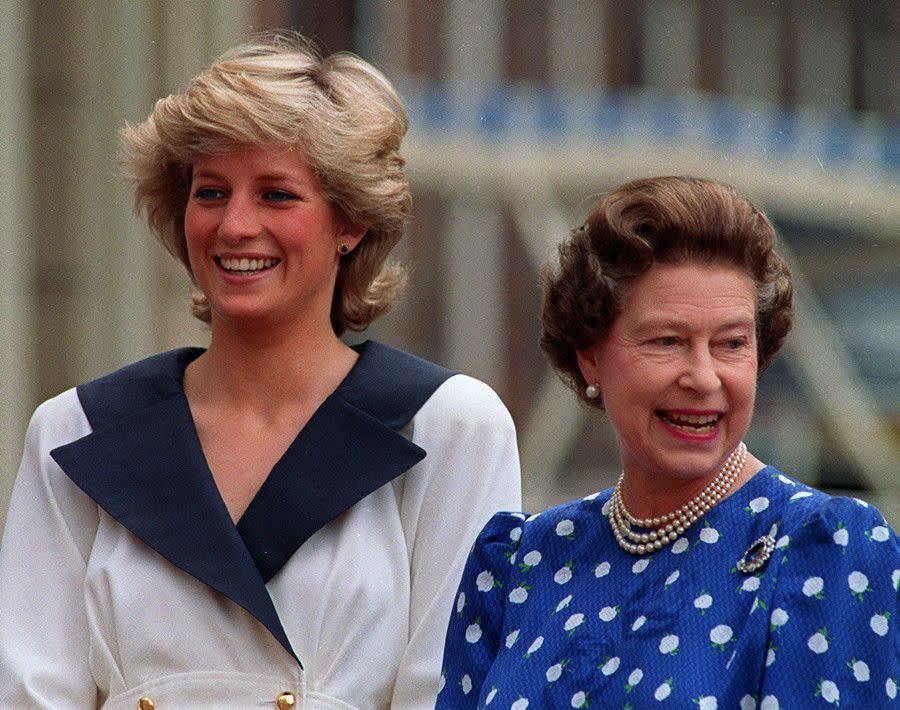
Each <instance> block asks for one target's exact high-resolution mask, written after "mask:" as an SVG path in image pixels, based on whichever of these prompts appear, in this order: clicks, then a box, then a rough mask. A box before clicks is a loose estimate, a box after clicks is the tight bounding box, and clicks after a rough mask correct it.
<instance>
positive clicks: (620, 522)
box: [609, 441, 747, 555]
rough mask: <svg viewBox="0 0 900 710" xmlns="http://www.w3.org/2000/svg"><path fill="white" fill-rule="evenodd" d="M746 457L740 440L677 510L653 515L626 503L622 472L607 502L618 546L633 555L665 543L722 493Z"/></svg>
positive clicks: (654, 548)
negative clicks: (716, 470)
mask: <svg viewBox="0 0 900 710" xmlns="http://www.w3.org/2000/svg"><path fill="white" fill-rule="evenodd" d="M746 461H747V446H746V444H744V442H743V441H742V442H741V443H740V444H739V445H738V447H737V448H736V449H735V450H734V451H732V452H731V455H730V456H729V457H728V458H727V459H726V460H725V464H724V465H723V466H722V469H721V470H720V471H719V473H718V474H716V477H715V478H714V479H713V480H712V481H710V482H709V483H708V484H707V485H706V488H704V489H703V490H702V491H700V492H699V493H698V494H697V495H695V496H694V497H693V498H691V499H690V500H689V501H688V502H687V503H685V504H684V505H682V506H681V507H680V508H679V509H678V510H675V511H672V512H671V513H666V514H665V515H661V516H658V517H654V518H636V517H635V516H633V515H632V514H631V513H630V512H629V510H628V508H626V507H625V501H624V500H623V499H622V480H623V478H624V477H625V474H624V472H623V473H622V475H621V476H619V480H618V482H617V483H616V488H615V490H614V491H613V494H612V498H610V503H609V524H610V525H611V526H612V531H613V535H615V537H616V542H618V543H619V547H621V548H622V549H623V550H625V551H626V552H630V553H632V554H634V555H644V554H647V553H648V552H653V551H654V550H660V549H662V548H663V547H665V546H666V545H668V544H669V543H670V542H672V541H673V540H675V539H676V538H678V537H679V536H680V535H682V534H683V533H684V531H685V530H687V529H688V528H689V527H690V526H691V525H693V524H694V523H695V522H696V521H697V519H698V518H700V517H702V516H703V515H704V514H705V513H706V511H708V510H709V509H710V508H712V507H713V506H714V505H716V504H717V503H718V502H719V501H720V500H722V498H724V497H725V494H726V493H728V491H729V489H730V488H731V485H732V484H733V483H734V481H735V479H736V478H737V477H738V474H740V472H741V471H742V470H743V468H744V464H745V463H746ZM632 526H634V527H637V528H644V529H649V532H635V531H634V530H633V529H632Z"/></svg>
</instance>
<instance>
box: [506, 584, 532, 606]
mask: <svg viewBox="0 0 900 710" xmlns="http://www.w3.org/2000/svg"><path fill="white" fill-rule="evenodd" d="M526 599H528V587H526V586H525V585H524V584H520V585H519V586H518V587H516V588H515V589H513V590H512V591H511V592H510V593H509V600H510V601H511V602H512V603H513V604H522V603H524V602H525V600H526Z"/></svg>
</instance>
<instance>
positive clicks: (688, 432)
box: [578, 263, 757, 481]
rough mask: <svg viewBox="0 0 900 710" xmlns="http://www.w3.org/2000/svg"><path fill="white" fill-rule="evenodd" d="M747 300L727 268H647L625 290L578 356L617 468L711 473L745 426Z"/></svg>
mask: <svg viewBox="0 0 900 710" xmlns="http://www.w3.org/2000/svg"><path fill="white" fill-rule="evenodd" d="M755 333H756V324H755V294H754V289H753V286H752V284H751V282H750V279H749V278H748V277H747V276H746V275H745V274H744V273H743V271H741V270H739V269H737V268H730V267H724V266H714V265H703V264H694V263H687V264H678V265H665V264H656V265H654V266H653V267H652V268H651V269H650V270H649V271H648V272H647V273H646V274H644V275H642V276H641V277H640V278H638V279H636V280H635V282H634V283H633V284H632V285H631V288H630V290H629V293H628V296H627V297H626V299H625V303H624V307H623V310H622V311H621V313H620V314H619V315H618V316H617V318H616V320H615V322H614V323H613V326H612V329H611V331H610V333H609V334H608V336H607V337H606V338H605V339H604V341H603V342H601V343H597V344H596V345H594V346H593V347H590V348H587V349H585V350H583V351H580V352H579V353H578V357H579V365H580V366H581V371H582V374H583V375H584V378H585V380H586V381H587V382H588V383H597V384H598V385H599V386H600V390H601V393H602V395H601V396H602V397H603V403H604V407H605V408H606V411H607V412H608V414H609V417H610V420H611V422H612V425H613V427H614V429H615V431H616V435H617V437H618V440H619V446H620V447H621V453H622V459H623V463H624V466H625V471H626V473H627V474H629V475H630V476H632V477H634V478H635V479H642V480H644V481H650V480H659V479H664V478H676V479H682V480H684V479H693V478H699V477H705V476H709V475H712V474H714V473H716V472H717V471H718V469H719V467H720V466H721V465H722V462H723V460H724V459H725V457H727V456H728V454H729V453H731V451H732V450H733V449H734V448H735V447H736V446H737V445H738V443H739V442H740V441H741V439H742V438H743V437H744V435H745V434H746V432H747V429H748V427H749V426H750V419H751V417H752V414H753V402H754V399H755V395H756V373H757V367H756V365H757V361H756V335H755Z"/></svg>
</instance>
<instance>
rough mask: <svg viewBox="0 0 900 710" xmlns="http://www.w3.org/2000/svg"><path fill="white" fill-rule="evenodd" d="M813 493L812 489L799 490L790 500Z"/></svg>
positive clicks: (807, 496)
mask: <svg viewBox="0 0 900 710" xmlns="http://www.w3.org/2000/svg"><path fill="white" fill-rule="evenodd" d="M811 495H812V491H797V492H796V493H794V495H792V496H791V497H790V499H789V500H800V499H801V498H809V497H810V496H811Z"/></svg>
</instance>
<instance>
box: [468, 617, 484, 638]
mask: <svg viewBox="0 0 900 710" xmlns="http://www.w3.org/2000/svg"><path fill="white" fill-rule="evenodd" d="M480 638H481V624H480V623H479V621H478V619H475V622H474V623H472V624H469V625H468V626H467V627H466V641H468V642H469V643H478V639H480Z"/></svg>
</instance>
